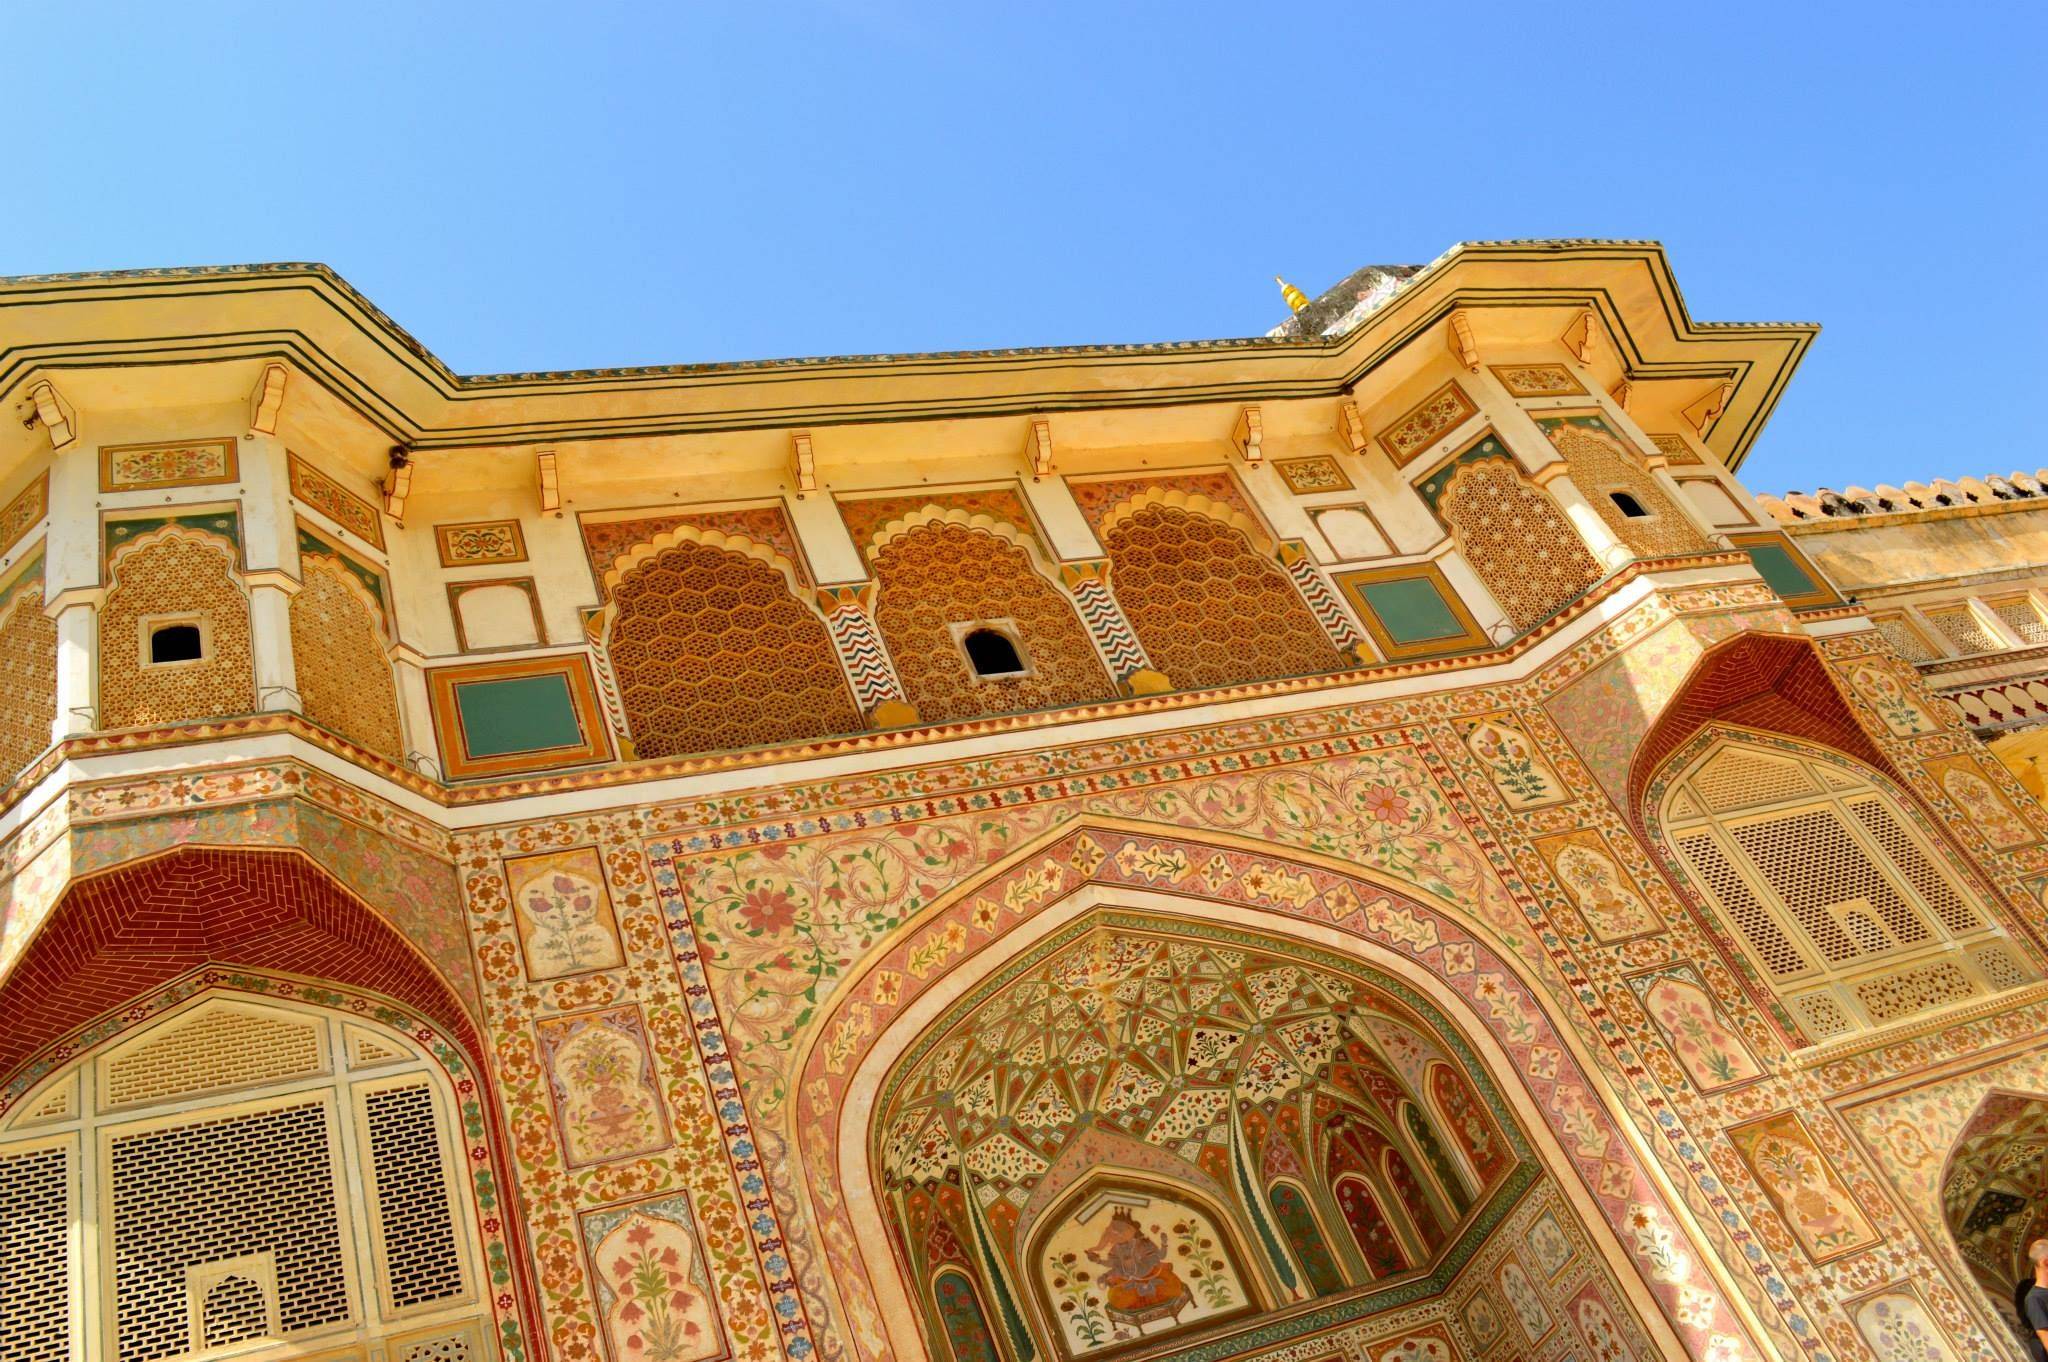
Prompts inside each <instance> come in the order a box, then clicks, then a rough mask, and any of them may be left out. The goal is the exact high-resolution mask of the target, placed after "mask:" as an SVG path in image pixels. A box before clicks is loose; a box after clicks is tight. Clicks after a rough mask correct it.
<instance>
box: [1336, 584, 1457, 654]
mask: <svg viewBox="0 0 2048 1362" xmlns="http://www.w3.org/2000/svg"><path fill="white" fill-rule="evenodd" d="M1358 590H1359V594H1361V595H1363V596H1364V597H1365V603H1366V605H1368V606H1370V607H1371V608H1372V613H1373V614H1375V615H1377V616H1378V617H1379V621H1380V627H1381V628H1383V629H1385V630H1386V631H1387V635H1388V637H1390V638H1392V639H1393V640H1394V642H1396V643H1399V644H1402V645H1404V646H1405V645H1407V644H1410V643H1428V642H1430V641H1431V640H1432V639H1439V638H1462V637H1464V634H1465V626H1464V625H1463V624H1462V623H1461V622H1459V619H1458V617H1457V615H1456V614H1455V613H1454V612H1453V611H1452V610H1451V605H1450V602H1449V601H1446V600H1445V599H1444V596H1443V592H1441V591H1439V590H1437V585H1436V583H1435V582H1434V581H1433V580H1431V579H1430V578H1428V577H1395V578H1392V579H1390V580H1387V581H1383V582H1367V583H1365V584H1364V585H1362V586H1360V587H1359V589H1358Z"/></svg>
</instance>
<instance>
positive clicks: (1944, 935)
mask: <svg viewBox="0 0 2048 1362" xmlns="http://www.w3.org/2000/svg"><path fill="white" fill-rule="evenodd" d="M1650 798H1651V799H1652V800H1653V801H1654V803H1653V807H1654V819H1655V822H1654V828H1655V831H1656V833H1657V835H1658V836H1659V837H1660V839H1661V844H1662V848H1663V850H1664V851H1665V854H1666V856H1667V857H1668V859H1669V861H1670V863H1671V864H1673V865H1674V866H1675V867H1676V868H1677V869H1678V871H1679V873H1680V876H1681V878H1682V879H1683V880H1684V881H1685V882H1686V883H1687V884H1688V885H1689V886H1690V888H1691V889H1692V892H1693V894H1694V896H1695V898H1696V899H1697V901H1699V902H1700V903H1701V904H1703V905H1704V906H1705V907H1706V909H1707V911H1708V912H1709V913H1710V914H1711V915H1712V916H1713V917H1714V918H1715V920H1716V921H1717V923H1718V924H1719V925H1720V926H1721V928H1722V930H1723V932H1724V933H1725V934H1726V935H1727V936H1728V937H1729V938H1731V939H1732V940H1733V941H1734V943H1735V944H1736V946H1737V947H1738V948H1739V950H1740V951H1741V952H1742V953H1743V955H1744V956H1745V957H1746V958H1747V960H1748V963H1749V965H1750V968H1751V969H1752V971H1753V972H1754V976H1755V977H1757V978H1760V979H1762V980H1763V981H1764V983H1765V984H1766V985H1767V986H1768V987H1769V988H1770V989H1771V990H1772V992H1774V993H1775V994H1776V995H1777V996H1778V997H1779V998H1781V999H1782V1000H1783V1001H1784V1003H1785V1005H1786V1007H1787V1009H1788V1010H1789V1011H1790V1012H1791V1014H1792V1017H1793V1018H1794V1020H1795V1021H1796V1023H1797V1025H1798V1026H1799V1028H1800V1030H1801V1031H1802V1032H1803V1033H1804V1034H1805V1036H1806V1038H1807V1039H1808V1040H1811V1041H1822V1040H1831V1039H1834V1038H1836V1037H1838V1036H1844V1035H1848V1034H1851V1033H1853V1032H1856V1031H1861V1030H1866V1029H1869V1028H1871V1027H1875V1026H1882V1025H1884V1024H1886V1023H1888V1022H1893V1021H1897V1020H1900V1019H1901V1018H1905V1017H1911V1016H1915V1015H1917V1014H1919V1013H1923V1012H1927V1011H1930V1010H1932V1009H1935V1008H1940V1007H1944V1006H1947V1005H1949V1004H1953V1003H1961V1002H1967V1001H1969V1000H1971V999H1976V998H1984V997H1988V996H1990V995H1991V994H1994V993H1998V992H2001V991H2003V990H2005V989H2009V988H2018V987H2022V986H2024V985H2027V984H2030V983H2033V982H2035V981H2036V980H2037V979H2038V978H2039V977H2040V972H2039V970H2038V969H2037V968H2036V966H2035V965H2034V964H2033V962H2032V961H2031V960H2030V959H2029V958H2028V955H2027V952H2026V950H2025V948H2024V947H2023V946H2021V945H2020V944H2019V943H2016V942H2014V941H2013V940H2011V939H2009V938H2008V936H2007V935H2006V933H2005V931H2004V929H2003V927H2002V926H2001V925H2000V923H1999V921H1998V919H1997V918H1996V916H1995V915H1994V914H1993V913H1992V912H1991V911H1990V910H1989V908H1988V907H1987V902H1988V897H1987V896H1986V895H1985V894H1984V893H1983V892H1982V889H1981V886H1980V884H1979V882H1978V881H1977V877H1976V876H1975V875H1973V874H1972V873H1971V867H1970V866H1969V865H1968V863H1967V861H1965V860H1963V859H1961V858H1960V857H1959V856H1958V855H1957V853H1956V852H1955V850H1954V848H1953V844H1952V843H1951V842H1949V841H1948V840H1947V839H1945V838H1942V837H1940V835H1939V834H1938V833H1937V832H1936V831H1935V829H1934V828H1933V827H1932V826H1930V825H1929V824H1928V823H1927V822H1926V821H1925V820H1924V819H1923V817H1922V816H1921V814H1920V813H1919V811H1918V810H1917V809H1916V808H1914V807H1913V806H1912V801H1911V800H1910V799H1909V798H1907V797H1906V796H1905V795H1904V792H1903V791H1901V790H1900V789H1899V788H1898V787H1897V786H1896V785H1894V784H1893V783H1892V782H1891V781H1890V780H1888V779H1887V778H1886V777H1885V776H1884V775H1882V774H1881V773H1880V772H1878V771H1877V770H1876V769H1874V768H1872V767H1869V766H1866V765H1863V764H1862V763H1860V762H1857V761H1855V760H1853V759H1851V758H1849V757H1846V756H1844V755H1843V754H1841V753H1839V752H1833V751H1830V750H1828V749H1827V748H1824V747H1819V746H1816V745H1814V744H1811V743H1805V742H1799V741H1795V740H1793V739H1790V738H1785V737H1781V736H1777V735H1772V734H1766V733H1758V732H1754V731H1750V730H1743V729H1737V728H1732V727H1727V726H1724V725H1720V724H1715V725H1710V726H1709V727H1707V728H1706V729H1704V730H1702V731H1701V732H1700V733H1699V734H1697V735H1696V736H1695V737H1694V738H1693V739H1692V740H1691V741H1690V742H1689V743H1687V745H1686V746H1685V748H1684V749H1683V750H1681V751H1680V752H1679V753H1678V754H1676V755H1675V756H1674V757H1673V758H1672V760H1671V762H1670V764H1669V766H1668V767H1667V769H1666V770H1665V771H1663V772H1662V773H1660V775H1659V777H1658V778H1657V779H1656V780H1654V781H1653V782H1652V784H1651V792H1650Z"/></svg>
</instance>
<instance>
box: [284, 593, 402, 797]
mask: <svg viewBox="0 0 2048 1362" xmlns="http://www.w3.org/2000/svg"><path fill="white" fill-rule="evenodd" d="M299 575H300V581H301V586H300V587H299V590H298V592H297V593H296V594H294V595H293V596H292V602H291V629H292V665H293V669H294V670H295V671H296V673H297V676H298V683H299V703H300V705H301V707H302V710H303V712H304V713H305V716H306V717H307V718H308V719H311V720H312V721H313V722H314V723H316V724H319V725H320V726H321V727H322V728H326V729H330V730H332V731H333V732H335V733H337V734H339V735H341V736H342V737H344V738H346V739H348V740H349V741H350V742H352V743H354V744H355V745H356V746H358V747H362V748H366V749H368V750H369V751H371V752H375V753H376V754H377V755H378V756H380V757H384V758H386V759H387V760H390V761H394V762H395V761H399V760H401V759H402V758H403V757H404V755H405V735H404V732H403V730H402V729H401V728H400V726H399V719H398V683H397V681H396V679H395V678H394V677H393V675H392V671H391V659H390V654H389V653H387V652H386V651H385V627H384V612H383V610H382V609H381V608H380V606H379V605H378V603H377V601H376V599H375V598H374V597H373V596H371V595H370V592H369V590H368V588H366V587H365V586H364V585H363V584H362V582H361V581H359V580H357V578H356V576H355V574H354V573H352V572H350V571H349V569H348V568H347V567H346V566H345V565H344V564H342V563H341V562H340V561H339V560H337V559H335V558H331V557H328V556H327V555H325V554H311V553H309V554H302V555H301V556H300V558H299Z"/></svg>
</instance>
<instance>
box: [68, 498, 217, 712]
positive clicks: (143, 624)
mask: <svg viewBox="0 0 2048 1362" xmlns="http://www.w3.org/2000/svg"><path fill="white" fill-rule="evenodd" d="M108 572H109V579H110V580H109V584H108V587H107V598H106V601H105V603H104V604H102V605H101V607H100V612H99V627H100V651H99V667H100V703H99V720H100V722H99V726H100V727H101V728H139V727H143V726H146V725H150V724H170V723H181V722H184V721H186V720H190V719H214V718H223V717H226V716H229V715H236V714H248V713H251V712H253V711H254V710H255V708H256V673H255V661H254V655H253V653H252V651H251V647H250V642H249V597H248V593H247V592H246V591H245V590H244V589H243V586H242V580H241V573H240V571H239V570H238V568H237V566H236V561H235V546H234V545H233V544H232V543H230V542H229V541H228V540H226V539H223V538H221V537H220V536H218V535H213V534H208V533H206V532H205V531H203V530H196V529H193V528H191V527H189V526H185V525H166V526H163V527H162V528H160V529H156V530H152V531H150V532H149V533H148V534H144V535H140V536H138V537H137V538H135V539H134V540H133V541H131V542H129V543H127V544H123V545H122V546H121V547H120V548H119V549H118V550H116V551H115V553H114V556H113V559H112V561H111V563H110V564H109V567H108ZM159 622H178V623H185V622H189V623H192V624H194V625H195V626H196V627H197V628H198V629H199V631H200V636H201V638H202V639H203V640H204V645H203V646H204V653H203V655H202V656H201V657H199V658H198V659H196V660H193V661H188V662H169V663H154V664H153V663H151V662H150V661H149V638H148V636H147V631H148V629H149V628H150V627H152V625H153V624H155V623H159Z"/></svg>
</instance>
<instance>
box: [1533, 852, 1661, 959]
mask: <svg viewBox="0 0 2048 1362" xmlns="http://www.w3.org/2000/svg"><path fill="white" fill-rule="evenodd" d="M1537 845H1538V846H1539V847H1540V848H1542V850H1543V854H1544V855H1545V856H1547V857H1549V858H1550V864H1551V868H1552V869H1554V870H1555V871H1556V872H1557V878H1558V882H1559V883H1560V884H1562V885H1563V886H1564V888H1565V892H1566V893H1568V894H1570V895H1571V899H1572V903H1573V904H1574V905H1576V906H1577V908H1578V910H1579V912H1580V914H1581V915H1583V916H1584V917H1585V919H1586V925H1587V926H1589V927H1591V928H1592V929H1593V935H1595V936H1597V937H1599V938H1600V939H1601V940H1602V941H1620V940H1622V939H1624V938H1626V937H1631V936H1639V935H1641V934H1642V933H1644V932H1648V931H1654V930H1656V929H1657V928H1658V927H1661V926H1662V925H1663V923H1662V921H1661V920H1660V919H1659V918H1658V916H1657V914H1656V912H1655V911H1654V910H1652V909H1651V907H1650V905H1649V904H1647V903H1645V902H1644V901H1643V896H1642V894H1641V893H1640V892H1638V890H1637V889H1636V887H1635V885H1633V884H1631V883H1629V881H1628V878H1627V877H1626V876H1625V875H1623V874H1622V872H1621V867H1620V866H1618V865H1616V864H1615V863H1614V857H1613V856H1612V855H1610V854H1609V853H1608V850H1607V843H1606V842H1604V841H1602V840H1601V837H1600V834H1599V833H1597V832H1592V831H1585V832H1574V833H1567V834H1565V835H1564V836H1562V837H1552V838H1546V839H1544V840H1543V841H1541V842H1539V843H1537Z"/></svg>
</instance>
